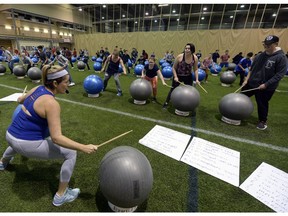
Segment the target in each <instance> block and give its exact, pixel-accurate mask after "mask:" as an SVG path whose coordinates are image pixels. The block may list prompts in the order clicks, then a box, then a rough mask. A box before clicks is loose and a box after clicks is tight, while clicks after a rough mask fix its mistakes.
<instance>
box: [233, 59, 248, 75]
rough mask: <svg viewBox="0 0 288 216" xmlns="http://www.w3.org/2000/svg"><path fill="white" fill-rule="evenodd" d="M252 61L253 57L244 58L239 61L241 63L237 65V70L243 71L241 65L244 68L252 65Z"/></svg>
mask: <svg viewBox="0 0 288 216" xmlns="http://www.w3.org/2000/svg"><path fill="white" fill-rule="evenodd" d="M251 64H252V61H251V59H247V58H242V59H241V60H240V62H239V64H238V65H237V66H236V68H235V70H236V71H240V72H241V71H243V70H242V68H240V66H239V65H241V66H242V67H243V68H244V69H246V68H248V67H251Z"/></svg>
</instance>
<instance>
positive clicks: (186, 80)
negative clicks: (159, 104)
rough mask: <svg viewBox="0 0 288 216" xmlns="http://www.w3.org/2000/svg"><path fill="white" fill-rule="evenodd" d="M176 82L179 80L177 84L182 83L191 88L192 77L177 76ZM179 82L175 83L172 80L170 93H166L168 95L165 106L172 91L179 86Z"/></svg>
mask: <svg viewBox="0 0 288 216" xmlns="http://www.w3.org/2000/svg"><path fill="white" fill-rule="evenodd" d="M178 80H179V82H183V83H184V84H185V85H190V86H192V83H193V81H192V75H190V76H178ZM179 82H176V81H175V80H174V77H173V82H172V88H171V89H170V91H169V93H168V95H167V98H166V102H165V104H168V103H169V101H170V98H171V94H172V92H173V90H174V89H175V88H176V87H177V86H179V85H180V83H179Z"/></svg>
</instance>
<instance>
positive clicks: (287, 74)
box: [285, 68, 288, 76]
mask: <svg viewBox="0 0 288 216" xmlns="http://www.w3.org/2000/svg"><path fill="white" fill-rule="evenodd" d="M285 76H288V68H287V71H286V75H285Z"/></svg>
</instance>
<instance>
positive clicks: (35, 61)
mask: <svg viewBox="0 0 288 216" xmlns="http://www.w3.org/2000/svg"><path fill="white" fill-rule="evenodd" d="M31 60H32V61H33V63H34V64H36V63H37V62H38V61H39V60H38V58H36V57H33V58H32V59H31Z"/></svg>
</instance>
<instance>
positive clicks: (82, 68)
mask: <svg viewBox="0 0 288 216" xmlns="http://www.w3.org/2000/svg"><path fill="white" fill-rule="evenodd" d="M85 66H86V64H85V63H84V62H83V61H78V63H77V68H78V69H79V70H84V69H85Z"/></svg>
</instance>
